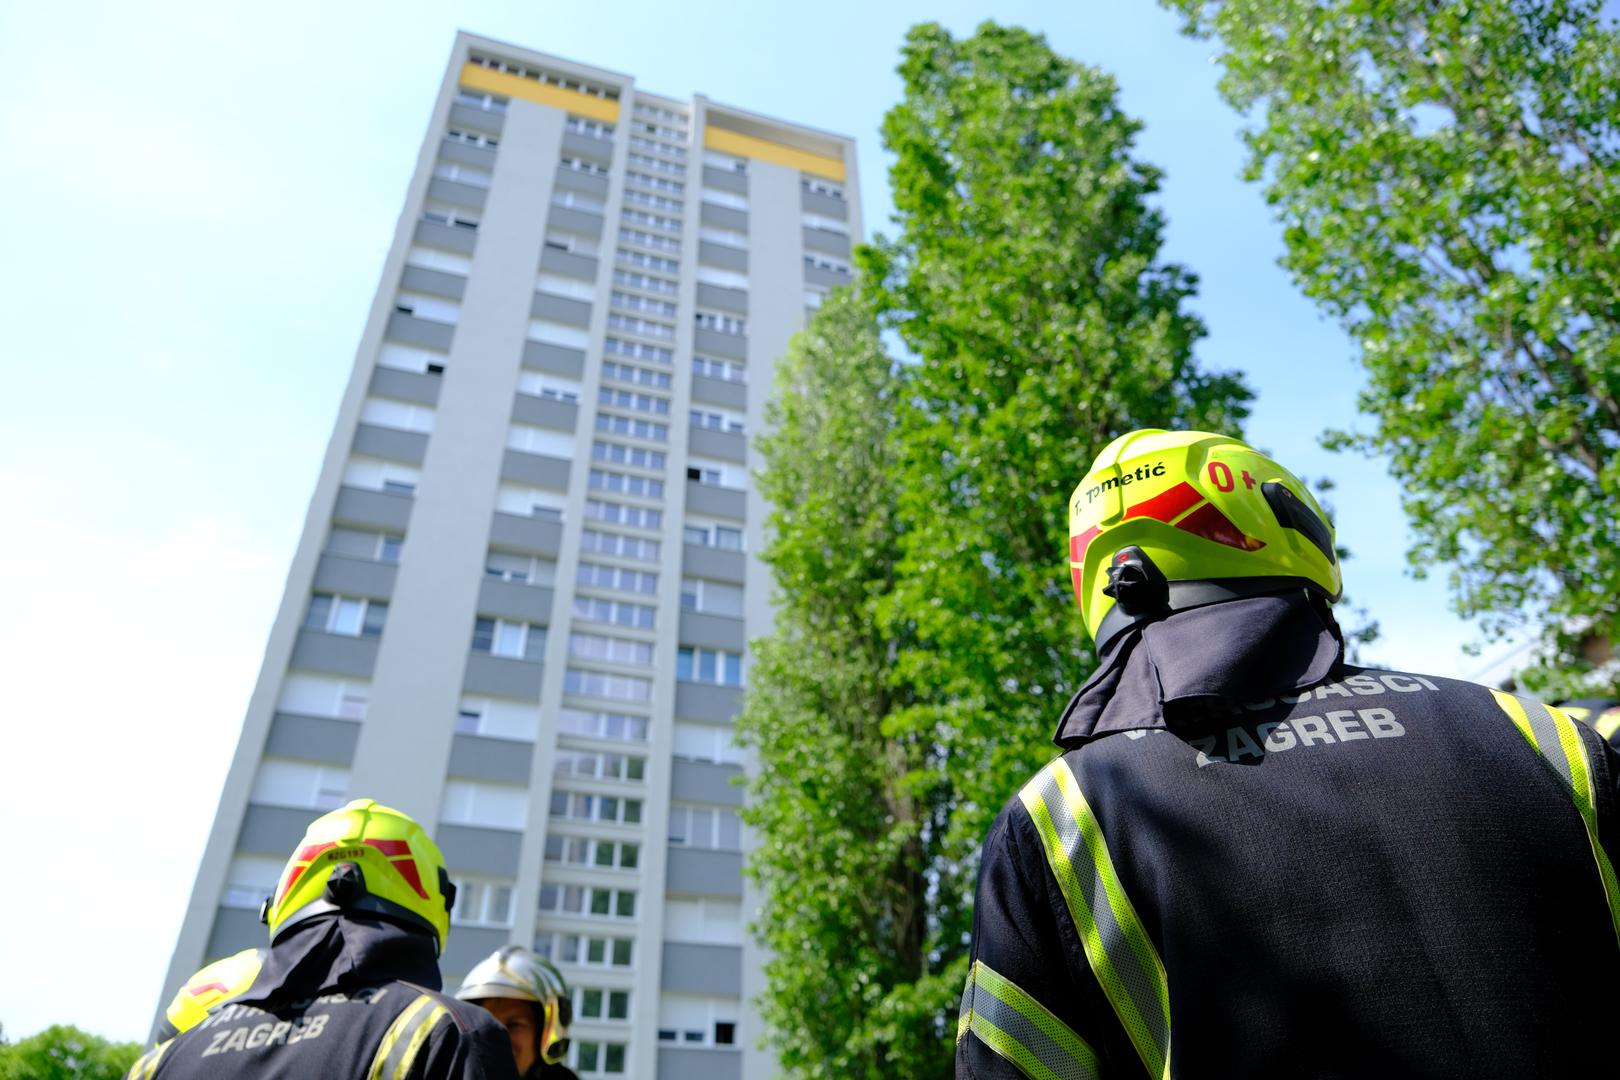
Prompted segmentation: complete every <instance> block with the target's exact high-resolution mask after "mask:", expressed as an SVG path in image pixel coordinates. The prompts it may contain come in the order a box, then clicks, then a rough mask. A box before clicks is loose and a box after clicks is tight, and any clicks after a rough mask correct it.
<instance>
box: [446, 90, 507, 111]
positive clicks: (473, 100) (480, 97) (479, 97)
mask: <svg viewBox="0 0 1620 1080" xmlns="http://www.w3.org/2000/svg"><path fill="white" fill-rule="evenodd" d="M456 103H457V104H458V105H471V106H472V107H473V108H475V109H483V110H484V111H485V112H505V111H506V103H507V99H506V98H503V97H501V96H500V95H498V94H481V93H479V92H478V91H476V90H462V91H459V92H458V93H457V94H456Z"/></svg>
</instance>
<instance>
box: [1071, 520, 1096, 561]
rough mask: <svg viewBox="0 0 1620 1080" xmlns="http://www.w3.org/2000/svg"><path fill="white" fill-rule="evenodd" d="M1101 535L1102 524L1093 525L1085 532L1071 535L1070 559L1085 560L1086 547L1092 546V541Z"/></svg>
mask: <svg viewBox="0 0 1620 1080" xmlns="http://www.w3.org/2000/svg"><path fill="white" fill-rule="evenodd" d="M1101 535H1102V526H1101V525H1093V526H1092V527H1091V528H1089V529H1087V530H1086V531H1085V532H1083V533H1079V534H1077V535H1075V536H1071V537H1069V561H1070V562H1085V561H1086V548H1088V547H1090V546H1091V542H1092V541H1093V540H1095V539H1097V537H1099V536H1101Z"/></svg>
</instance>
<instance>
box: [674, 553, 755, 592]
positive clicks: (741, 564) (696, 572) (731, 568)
mask: <svg viewBox="0 0 1620 1080" xmlns="http://www.w3.org/2000/svg"><path fill="white" fill-rule="evenodd" d="M747 568H748V557H747V556H745V555H744V554H743V553H742V552H740V551H728V550H727V549H725V548H718V547H708V546H705V545H703V544H685V545H682V547H681V572H682V574H684V575H685V576H686V577H701V578H711V579H713V580H715V581H730V582H734V583H736V584H738V585H741V584H742V583H743V578H744V574H745V572H746V571H747Z"/></svg>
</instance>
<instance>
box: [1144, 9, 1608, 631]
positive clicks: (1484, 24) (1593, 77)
mask: <svg viewBox="0 0 1620 1080" xmlns="http://www.w3.org/2000/svg"><path fill="white" fill-rule="evenodd" d="M1161 2H1164V3H1166V4H1167V5H1168V6H1170V7H1172V8H1174V9H1176V10H1178V11H1180V12H1181V13H1182V14H1184V15H1185V16H1186V20H1187V21H1186V28H1187V29H1188V31H1189V32H1191V33H1194V34H1197V35H1204V36H1213V37H1216V38H1218V40H1219V43H1220V53H1219V60H1220V62H1221V64H1222V66H1223V68H1224V75H1223V77H1222V80H1221V84H1220V85H1221V91H1222V93H1223V94H1224V96H1225V97H1226V99H1227V100H1228V101H1229V102H1230V103H1231V104H1232V105H1233V106H1234V107H1235V108H1237V109H1238V110H1240V111H1242V112H1243V113H1244V114H1245V115H1246V116H1248V117H1249V118H1250V126H1249V128H1248V130H1247V132H1246V139H1247V142H1248V147H1249V150H1250V153H1251V157H1250V162H1249V166H1248V176H1249V178H1250V179H1254V180H1261V181H1263V182H1264V184H1265V191H1266V197H1267V198H1268V199H1269V200H1270V202H1271V203H1272V204H1273V205H1274V206H1275V207H1276V208H1277V212H1278V215H1279V217H1280V218H1281V220H1282V222H1283V224H1284V226H1285V236H1286V241H1287V254H1286V255H1285V257H1284V259H1283V262H1284V265H1285V266H1286V267H1287V268H1288V269H1289V270H1290V271H1291V272H1292V274H1293V276H1294V278H1295V280H1296V281H1297V282H1298V283H1299V285H1300V286H1301V287H1302V288H1303V289H1304V291H1305V293H1306V294H1307V295H1309V296H1310V297H1311V298H1313V299H1314V300H1316V301H1317V303H1318V304H1319V305H1321V306H1322V307H1323V308H1324V309H1325V310H1326V311H1327V312H1329V313H1331V314H1332V315H1333V316H1335V317H1337V318H1338V319H1339V320H1340V321H1341V322H1342V323H1343V325H1344V326H1345V328H1346V329H1347V330H1348V331H1349V333H1350V334H1351V335H1352V337H1353V338H1354V339H1355V340H1356V341H1357V342H1358V343H1359V345H1360V350H1361V357H1362V361H1363V363H1364V364H1365V367H1366V370H1367V373H1368V376H1369V380H1368V383H1367V386H1366V389H1365V390H1364V392H1363V393H1362V395H1361V408H1362V410H1363V411H1364V412H1365V413H1367V414H1368V415H1369V416H1370V417H1371V418H1372V420H1373V428H1372V431H1371V432H1369V433H1366V434H1360V435H1350V434H1343V433H1334V434H1332V435H1331V436H1330V439H1329V442H1330V445H1335V446H1354V447H1358V448H1360V449H1362V450H1364V451H1367V452H1369V453H1372V452H1376V453H1380V454H1387V455H1389V457H1390V460H1391V462H1392V473H1393V475H1394V478H1395V479H1396V481H1397V482H1398V483H1399V484H1400V485H1401V490H1402V493H1403V501H1404V504H1405V507H1406V510H1407V512H1408V514H1409V515H1410V517H1411V520H1412V523H1413V528H1414V532H1415V535H1416V542H1415V544H1414V545H1413V547H1412V548H1411V550H1410V551H1409V553H1408V554H1409V559H1410V561H1411V563H1412V565H1413V566H1414V568H1416V570H1417V571H1418V572H1419V573H1421V572H1422V571H1423V570H1424V569H1425V568H1427V567H1429V566H1432V565H1434V564H1436V563H1441V562H1454V563H1455V564H1456V569H1455V570H1454V571H1453V572H1452V574H1451V586H1452V595H1453V603H1454V606H1455V607H1456V609H1457V610H1458V611H1459V612H1460V613H1461V614H1464V615H1471V616H1481V617H1482V618H1483V620H1484V624H1485V627H1486V630H1487V632H1488V633H1489V634H1491V635H1493V636H1494V635H1498V634H1500V633H1502V632H1504V631H1506V630H1507V629H1509V628H1510V627H1512V626H1514V625H1516V624H1518V623H1519V622H1521V621H1522V620H1524V619H1526V618H1531V619H1536V620H1537V621H1543V620H1544V621H1545V622H1546V624H1547V625H1548V626H1550V627H1551V634H1552V636H1553V637H1554V638H1558V637H1568V636H1572V635H1579V634H1589V633H1594V632H1595V633H1597V634H1600V635H1604V636H1607V637H1608V638H1609V639H1610V640H1611V641H1613V640H1620V606H1617V599H1616V598H1617V596H1620V525H1617V523H1616V522H1617V515H1616V512H1615V511H1616V509H1617V499H1616V496H1617V495H1620V454H1617V453H1616V450H1617V448H1620V234H1617V233H1616V231H1615V229H1616V223H1617V222H1620V185H1617V184H1616V183H1615V179H1616V173H1617V165H1620V94H1617V93H1616V90H1615V87H1616V86H1617V85H1620V35H1617V34H1616V31H1615V28H1614V26H1613V25H1612V23H1609V22H1607V21H1605V19H1604V18H1603V16H1602V15H1601V12H1600V8H1601V5H1600V4H1599V3H1597V2H1595V0H1468V2H1466V3H1447V2H1442V0H1161Z"/></svg>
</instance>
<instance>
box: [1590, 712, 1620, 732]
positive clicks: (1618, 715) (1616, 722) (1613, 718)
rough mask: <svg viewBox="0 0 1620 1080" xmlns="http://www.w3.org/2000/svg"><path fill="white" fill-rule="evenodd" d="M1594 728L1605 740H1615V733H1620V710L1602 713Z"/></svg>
mask: <svg viewBox="0 0 1620 1080" xmlns="http://www.w3.org/2000/svg"><path fill="white" fill-rule="evenodd" d="M1592 727H1593V728H1594V729H1595V730H1596V731H1597V733H1598V734H1599V735H1601V736H1603V737H1604V738H1605V739H1612V738H1614V733H1615V732H1616V731H1620V709H1610V710H1609V711H1608V712H1605V713H1600V714H1599V715H1598V718H1597V721H1596V723H1594V724H1593V725H1592Z"/></svg>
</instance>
